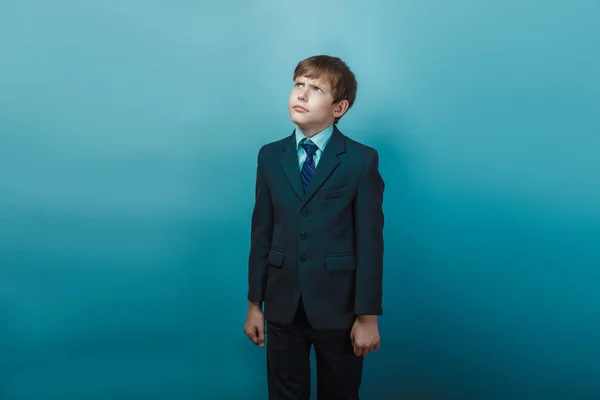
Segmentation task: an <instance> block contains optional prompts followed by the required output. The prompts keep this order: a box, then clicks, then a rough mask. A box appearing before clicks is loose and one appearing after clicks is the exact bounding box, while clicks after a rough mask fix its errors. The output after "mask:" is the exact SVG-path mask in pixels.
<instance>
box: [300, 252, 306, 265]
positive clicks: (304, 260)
mask: <svg viewBox="0 0 600 400" xmlns="http://www.w3.org/2000/svg"><path fill="white" fill-rule="evenodd" d="M300 262H301V263H305V262H306V255H304V254H300Z"/></svg>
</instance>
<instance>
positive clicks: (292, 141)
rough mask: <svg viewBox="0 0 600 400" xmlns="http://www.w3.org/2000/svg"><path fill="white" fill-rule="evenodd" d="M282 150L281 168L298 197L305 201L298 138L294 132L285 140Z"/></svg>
mask: <svg viewBox="0 0 600 400" xmlns="http://www.w3.org/2000/svg"><path fill="white" fill-rule="evenodd" d="M282 150H283V154H282V156H281V166H282V167H283V170H284V171H285V175H286V176H287V178H288V180H289V181H290V184H291V185H292V187H293V188H294V191H295V192H296V194H297V195H298V197H300V199H302V200H304V189H303V188H302V182H301V181H300V166H299V164H298V149H297V148H296V137H295V133H294V132H292V135H291V136H290V137H288V139H287V140H284V142H283V149H282Z"/></svg>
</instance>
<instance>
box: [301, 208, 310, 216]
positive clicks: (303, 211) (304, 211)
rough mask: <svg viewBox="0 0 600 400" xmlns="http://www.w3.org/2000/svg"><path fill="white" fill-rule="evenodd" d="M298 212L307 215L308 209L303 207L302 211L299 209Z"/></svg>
mask: <svg viewBox="0 0 600 400" xmlns="http://www.w3.org/2000/svg"><path fill="white" fill-rule="evenodd" d="M300 214H302V216H303V217H308V210H307V209H305V208H303V209H302V211H300Z"/></svg>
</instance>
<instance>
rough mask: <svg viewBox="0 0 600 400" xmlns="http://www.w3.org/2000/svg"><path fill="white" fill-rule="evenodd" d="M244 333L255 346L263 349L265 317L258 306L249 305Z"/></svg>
mask: <svg viewBox="0 0 600 400" xmlns="http://www.w3.org/2000/svg"><path fill="white" fill-rule="evenodd" d="M244 333H245V334H246V336H248V338H249V339H250V340H251V341H252V343H254V344H255V345H257V346H260V347H265V317H264V315H263V312H262V310H261V308H260V306H259V305H257V304H254V303H250V304H249V305H248V314H246V323H245V324H244Z"/></svg>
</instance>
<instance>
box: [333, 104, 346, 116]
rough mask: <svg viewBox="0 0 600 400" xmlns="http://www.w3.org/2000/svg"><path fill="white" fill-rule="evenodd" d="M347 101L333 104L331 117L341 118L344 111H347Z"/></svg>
mask: <svg viewBox="0 0 600 400" xmlns="http://www.w3.org/2000/svg"><path fill="white" fill-rule="evenodd" d="M348 105H349V103H348V100H340V101H339V102H337V103H334V105H333V116H334V117H336V118H339V117H341V116H342V115H344V113H345V112H346V111H348Z"/></svg>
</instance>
